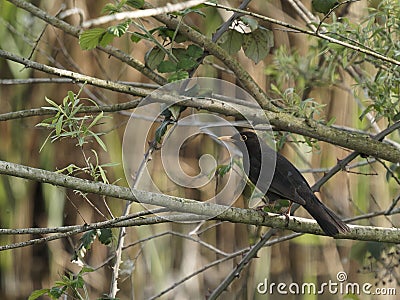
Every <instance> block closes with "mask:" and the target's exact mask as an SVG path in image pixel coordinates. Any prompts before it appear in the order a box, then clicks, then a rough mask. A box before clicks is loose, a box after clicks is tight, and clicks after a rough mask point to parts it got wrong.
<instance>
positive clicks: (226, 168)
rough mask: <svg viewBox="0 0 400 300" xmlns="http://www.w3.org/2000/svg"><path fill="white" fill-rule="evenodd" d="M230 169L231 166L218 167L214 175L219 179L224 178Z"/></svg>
mask: <svg viewBox="0 0 400 300" xmlns="http://www.w3.org/2000/svg"><path fill="white" fill-rule="evenodd" d="M231 168H232V165H231V164H227V165H218V166H217V169H216V170H215V173H216V174H217V175H220V176H221V177H223V176H225V174H226V173H228V172H229V170H230V169H231Z"/></svg>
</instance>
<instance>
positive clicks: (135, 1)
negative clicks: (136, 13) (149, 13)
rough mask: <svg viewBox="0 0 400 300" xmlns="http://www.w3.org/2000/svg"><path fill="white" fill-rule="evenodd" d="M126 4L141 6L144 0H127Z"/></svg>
mask: <svg viewBox="0 0 400 300" xmlns="http://www.w3.org/2000/svg"><path fill="white" fill-rule="evenodd" d="M126 4H128V5H129V6H131V7H134V8H142V7H143V6H144V0H128V1H126Z"/></svg>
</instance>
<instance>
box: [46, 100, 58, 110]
mask: <svg viewBox="0 0 400 300" xmlns="http://www.w3.org/2000/svg"><path fill="white" fill-rule="evenodd" d="M44 100H46V102H47V103H49V104H50V105H52V106H54V107H55V108H57V110H58V108H59V105H58V104H57V103H55V102H54V101H53V100H51V99H49V98H47V97H44Z"/></svg>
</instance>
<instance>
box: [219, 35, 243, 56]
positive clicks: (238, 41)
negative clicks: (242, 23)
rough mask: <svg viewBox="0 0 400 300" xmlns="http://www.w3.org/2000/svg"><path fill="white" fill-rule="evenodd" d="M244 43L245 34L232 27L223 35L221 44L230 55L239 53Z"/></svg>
mask: <svg viewBox="0 0 400 300" xmlns="http://www.w3.org/2000/svg"><path fill="white" fill-rule="evenodd" d="M242 44H243V34H241V33H240V32H238V31H236V30H234V29H231V30H228V31H226V32H224V34H223V35H222V36H221V39H220V46H221V47H222V48H223V49H224V50H226V51H227V52H228V53H229V54H230V55H232V54H235V53H237V52H238V51H239V50H240V48H241V47H242Z"/></svg>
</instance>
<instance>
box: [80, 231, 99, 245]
mask: <svg viewBox="0 0 400 300" xmlns="http://www.w3.org/2000/svg"><path fill="white" fill-rule="evenodd" d="M96 235H97V230H96V229H92V230H90V231H88V232H85V233H84V234H83V235H82V237H81V239H80V241H81V243H82V247H83V248H85V249H90V246H91V245H92V243H93V242H94V240H95V238H96Z"/></svg>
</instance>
